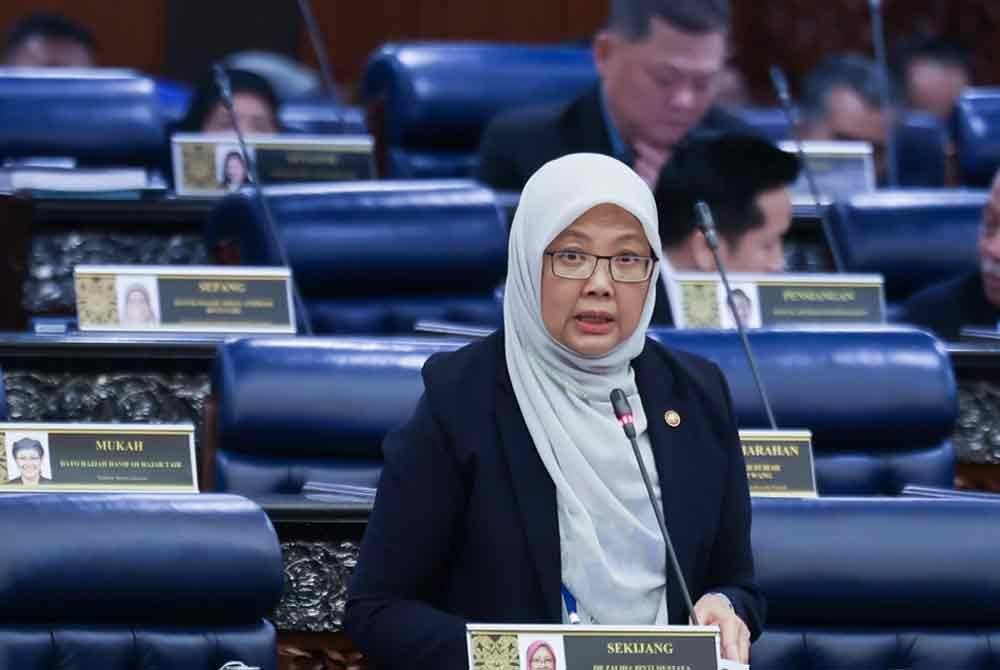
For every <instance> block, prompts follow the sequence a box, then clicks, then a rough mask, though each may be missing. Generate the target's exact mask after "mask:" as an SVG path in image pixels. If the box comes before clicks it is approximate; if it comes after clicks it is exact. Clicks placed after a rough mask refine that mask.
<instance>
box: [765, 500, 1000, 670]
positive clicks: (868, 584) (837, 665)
mask: <svg viewBox="0 0 1000 670" xmlns="http://www.w3.org/2000/svg"><path fill="white" fill-rule="evenodd" d="M998 512H1000V508H998V507H997V505H995V504H990V503H986V502H983V501H979V500H944V501H942V500H916V499H906V498H897V499H885V498H878V499H847V498H840V499H836V498H835V499H826V498H821V499H819V500H795V501H793V500H767V499H758V500H754V503H753V537H752V541H753V548H754V560H755V565H756V569H757V579H758V583H759V585H760V587H761V589H762V591H763V592H764V595H765V596H766V597H767V605H768V608H767V609H768V612H767V626H766V628H765V630H764V634H763V635H762V636H761V638H760V640H758V642H756V643H755V644H754V646H753V648H752V650H751V661H752V666H753V668H754V670H820V669H822V670H848V669H851V670H853V669H854V668H910V669H912V670H930V669H931V668H955V669H957V668H962V669H963V670H979V669H982V670H986V669H987V668H995V667H997V666H998V665H1000V610H998V609H997V607H996V603H997V599H998V598H1000V573H998V572H997V569H996V557H997V555H998V553H1000V524H997V522H996V519H997V514H998Z"/></svg>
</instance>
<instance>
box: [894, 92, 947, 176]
mask: <svg viewBox="0 0 1000 670" xmlns="http://www.w3.org/2000/svg"><path fill="white" fill-rule="evenodd" d="M895 132H896V137H895V139H896V167H897V174H898V177H899V185H900V186H905V187H908V188H941V187H943V186H944V185H945V173H946V169H945V164H946V159H947V154H948V129H947V128H945V126H944V124H942V123H941V121H939V120H938V119H937V118H936V117H934V116H932V115H930V114H925V113H923V112H915V111H908V112H907V113H906V114H904V115H903V118H902V119H901V120H900V122H899V123H898V124H897V125H896V130H895Z"/></svg>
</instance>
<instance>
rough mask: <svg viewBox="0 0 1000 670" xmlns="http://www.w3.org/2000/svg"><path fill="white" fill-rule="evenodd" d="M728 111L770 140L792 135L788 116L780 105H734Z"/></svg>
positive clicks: (787, 137)
mask: <svg viewBox="0 0 1000 670" xmlns="http://www.w3.org/2000/svg"><path fill="white" fill-rule="evenodd" d="M729 111H730V112H732V113H733V114H734V115H735V116H736V118H738V119H740V120H741V121H743V123H745V124H747V125H748V126H750V127H751V128H753V129H754V130H756V131H757V132H758V133H760V134H761V135H763V136H764V137H766V138H767V139H769V140H771V141H772V142H780V141H781V140H787V139H791V137H792V132H791V127H790V126H789V125H788V116H787V115H786V114H785V112H784V110H783V109H781V108H780V107H735V108H733V109H730V110H729Z"/></svg>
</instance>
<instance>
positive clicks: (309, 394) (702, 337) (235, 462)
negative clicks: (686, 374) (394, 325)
mask: <svg viewBox="0 0 1000 670" xmlns="http://www.w3.org/2000/svg"><path fill="white" fill-rule="evenodd" d="M653 335H654V336H655V337H657V338H659V339H660V340H661V341H663V342H665V343H666V344H668V345H669V346H672V347H677V348H679V349H685V350H690V351H693V352H695V353H698V354H701V355H704V356H707V357H709V358H711V359H713V360H714V361H715V362H716V363H718V364H719V365H720V366H721V367H722V369H723V371H724V372H725V373H726V375H727V377H728V379H729V382H730V386H731V389H732V393H733V399H734V403H735V407H736V412H737V415H738V418H739V421H740V424H741V426H743V427H746V428H764V427H766V426H767V422H766V418H765V416H764V412H763V408H762V403H761V401H760V398H759V396H758V395H757V391H756V387H755V386H754V384H753V381H752V379H751V377H750V372H749V367H748V365H747V363H746V361H745V359H744V357H743V354H742V350H741V348H740V344H739V340H738V337H737V336H736V335H735V334H734V333H725V332H692V331H684V332H681V331H662V332H655V333H654V334H653ZM751 341H752V343H753V345H754V347H755V349H756V351H757V355H758V357H759V358H760V367H761V368H762V370H763V376H764V382H765V385H766V386H767V389H768V392H769V394H770V398H771V403H772V406H773V408H774V412H775V415H776V418H777V421H778V423H779V425H780V426H782V427H786V428H810V429H811V430H812V431H813V440H814V444H815V452H816V474H817V482H818V485H819V489H820V492H821V493H825V494H852V495H853V494H866V495H871V494H896V493H898V492H899V491H900V489H902V487H903V486H904V485H906V484H907V483H918V484H925V485H931V486H951V485H952V482H953V478H954V455H953V451H952V448H951V445H950V444H949V443H948V442H947V438H948V436H949V435H950V433H951V430H952V429H953V427H954V423H955V420H956V416H957V411H958V409H957V390H956V385H955V378H954V375H953V373H952V369H951V365H950V363H949V361H948V358H947V356H946V354H945V352H944V350H943V349H942V347H941V345H940V343H939V342H938V341H937V340H935V339H934V338H932V337H931V336H930V335H928V334H926V333H923V332H920V331H916V330H909V329H899V330H885V331H842V332H808V331H784V332H777V331H773V332H769V331H760V332H755V333H753V334H752V335H751ZM460 344H461V341H457V340H454V339H435V338H428V337H424V338H402V339H384V338H383V339H373V338H367V339H363V338H310V339H308V340H302V339H298V340H295V339H273V340H268V339H259V340H241V341H238V342H234V343H229V344H226V345H224V346H223V347H221V348H220V350H219V354H218V356H217V358H216V361H215V367H214V371H213V393H214V395H215V397H216V399H217V403H218V419H217V422H216V425H217V433H216V435H215V438H214V440H215V448H216V452H217V453H216V459H215V467H216V478H215V481H216V487H217V488H218V490H221V491H230V492H236V493H242V494H248V495H250V494H252V495H257V494H262V493H289V494H293V493H297V492H298V491H299V490H300V489H301V487H302V484H303V483H305V482H306V481H309V480H316V481H336V482H341V483H349V484H363V485H374V483H375V481H376V480H377V477H378V471H379V461H380V457H381V451H380V445H381V441H382V437H383V436H384V435H385V433H386V432H388V431H389V430H392V429H394V428H396V427H398V426H399V425H401V424H402V423H403V422H404V421H405V420H406V419H407V418H408V417H409V415H410V413H411V411H412V408H413V407H414V406H415V405H416V402H417V398H418V397H419V395H420V393H421V390H422V382H421V378H420V367H421V365H422V364H423V362H424V360H425V359H426V358H427V357H428V356H430V355H431V354H432V353H435V352H437V351H447V350H450V349H453V348H455V347H457V346H459V345H460Z"/></svg>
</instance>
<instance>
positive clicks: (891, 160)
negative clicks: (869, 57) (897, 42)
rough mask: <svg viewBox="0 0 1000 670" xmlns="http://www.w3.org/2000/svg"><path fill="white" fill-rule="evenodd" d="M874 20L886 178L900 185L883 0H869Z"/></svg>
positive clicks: (892, 185)
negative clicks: (883, 19)
mask: <svg viewBox="0 0 1000 670" xmlns="http://www.w3.org/2000/svg"><path fill="white" fill-rule="evenodd" d="M868 8H869V10H870V13H871V20H872V44H873V45H874V47H875V62H876V63H878V72H879V74H878V83H879V93H880V95H881V98H882V119H883V123H885V162H886V172H885V174H886V179H887V180H888V182H889V186H891V187H896V186H898V185H899V165H898V164H897V163H896V133H895V132H893V131H894V124H893V119H892V95H891V94H890V93H889V62H888V59H887V58H886V50H885V28H884V27H883V26H882V2H881V0H868Z"/></svg>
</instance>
